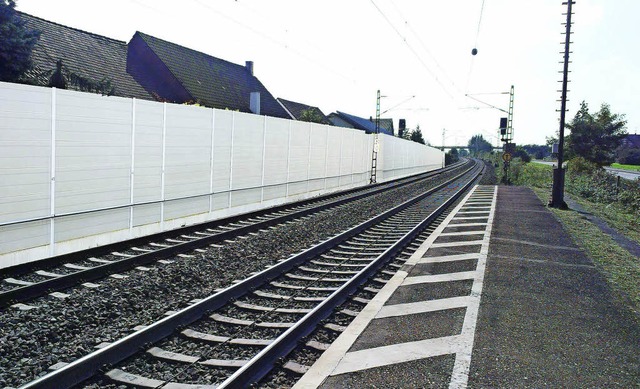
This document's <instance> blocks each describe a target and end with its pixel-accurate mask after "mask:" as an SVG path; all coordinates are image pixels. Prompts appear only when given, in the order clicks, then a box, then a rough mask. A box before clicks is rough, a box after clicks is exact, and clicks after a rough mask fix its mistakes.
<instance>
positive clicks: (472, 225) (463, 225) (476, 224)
mask: <svg viewBox="0 0 640 389" xmlns="http://www.w3.org/2000/svg"><path fill="white" fill-rule="evenodd" d="M486 225H487V223H458V224H449V225H448V226H447V228H449V227H485V226H486ZM483 233H484V232H483Z"/></svg>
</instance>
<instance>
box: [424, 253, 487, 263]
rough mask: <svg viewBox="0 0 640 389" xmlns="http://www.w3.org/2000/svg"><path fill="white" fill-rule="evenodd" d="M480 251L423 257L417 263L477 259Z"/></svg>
mask: <svg viewBox="0 0 640 389" xmlns="http://www.w3.org/2000/svg"><path fill="white" fill-rule="evenodd" d="M479 257H480V253H468V254H454V255H442V256H439V257H423V258H421V259H420V260H419V261H418V262H417V263H440V262H451V261H464V260H465V259H478V258H479Z"/></svg>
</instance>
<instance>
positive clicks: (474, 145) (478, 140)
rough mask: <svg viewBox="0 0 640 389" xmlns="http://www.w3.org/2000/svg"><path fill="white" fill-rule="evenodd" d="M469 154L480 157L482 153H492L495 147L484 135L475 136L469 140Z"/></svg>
mask: <svg viewBox="0 0 640 389" xmlns="http://www.w3.org/2000/svg"><path fill="white" fill-rule="evenodd" d="M467 146H469V152H470V153H471V155H473V156H476V157H477V156H479V155H480V153H490V152H491V150H493V146H491V143H489V142H488V141H487V140H486V139H484V137H483V136H482V135H474V136H472V137H471V139H469V143H467Z"/></svg>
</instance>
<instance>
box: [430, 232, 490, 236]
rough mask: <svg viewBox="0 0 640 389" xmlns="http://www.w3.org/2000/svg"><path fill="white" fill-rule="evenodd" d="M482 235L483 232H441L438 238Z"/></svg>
mask: <svg viewBox="0 0 640 389" xmlns="http://www.w3.org/2000/svg"><path fill="white" fill-rule="evenodd" d="M464 235H484V231H459V232H443V233H442V234H440V236H464Z"/></svg>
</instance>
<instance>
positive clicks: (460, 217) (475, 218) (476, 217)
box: [450, 212, 489, 226]
mask: <svg viewBox="0 0 640 389" xmlns="http://www.w3.org/2000/svg"><path fill="white" fill-rule="evenodd" d="M485 213H486V212H485ZM488 217H489V216H458V215H456V216H455V217H454V218H453V220H478V219H486V218H488ZM450 225H453V226H455V225H456V224H450Z"/></svg>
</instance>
